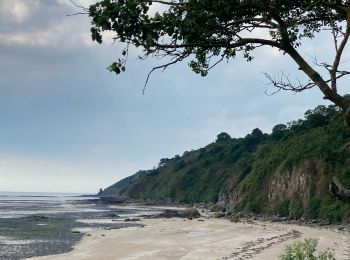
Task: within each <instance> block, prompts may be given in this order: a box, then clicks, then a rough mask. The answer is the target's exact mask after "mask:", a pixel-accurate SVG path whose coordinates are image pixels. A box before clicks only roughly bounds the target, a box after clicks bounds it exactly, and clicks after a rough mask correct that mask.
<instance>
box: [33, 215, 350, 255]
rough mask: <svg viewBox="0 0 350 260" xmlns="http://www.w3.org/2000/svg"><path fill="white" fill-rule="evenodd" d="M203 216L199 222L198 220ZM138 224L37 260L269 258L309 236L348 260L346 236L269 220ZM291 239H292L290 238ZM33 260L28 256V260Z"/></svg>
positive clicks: (92, 236) (94, 235)
mask: <svg viewBox="0 0 350 260" xmlns="http://www.w3.org/2000/svg"><path fill="white" fill-rule="evenodd" d="M203 220H204V221H203ZM142 223H144V224H145V225H146V226H145V227H143V228H135V227H131V228H125V229H119V230H95V231H92V232H90V233H88V235H87V236H84V238H83V240H82V241H81V242H80V243H79V244H78V245H76V247H75V248H74V250H73V251H71V252H69V253H66V254H61V255H52V256H46V257H38V258H35V259H37V260H39V259H40V260H63V259H64V260H66V259H67V260H68V259H69V260H75V259H77V260H78V259H79V260H83V259H84V260H85V259H86V260H87V259H91V260H92V259H94V260H96V259H97V260H116V259H130V260H131V259H142V260H144V259H152V260H157V259H256V260H258V259H259V260H264V259H268V260H273V259H278V256H279V255H280V254H281V252H282V251H283V249H284V247H285V246H286V244H290V243H291V242H293V241H294V240H296V239H303V238H304V237H311V238H315V239H318V240H319V246H318V248H320V249H321V250H324V249H326V248H330V249H332V250H334V252H335V255H336V259H337V260H343V259H344V260H350V238H349V235H348V234H341V233H336V232H333V231H330V230H325V229H320V228H309V227H303V226H297V225H285V224H275V223H261V222H257V223H254V224H247V223H232V222H230V221H228V220H224V219H214V218H211V219H201V220H200V221H199V220H184V219H178V218H176V219H145V220H142ZM296 237H297V238H296ZM31 259H33V258H31Z"/></svg>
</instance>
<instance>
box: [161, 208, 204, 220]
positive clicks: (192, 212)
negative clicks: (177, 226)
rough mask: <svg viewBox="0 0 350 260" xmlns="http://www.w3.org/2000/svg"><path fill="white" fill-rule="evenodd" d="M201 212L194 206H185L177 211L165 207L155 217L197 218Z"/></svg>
mask: <svg viewBox="0 0 350 260" xmlns="http://www.w3.org/2000/svg"><path fill="white" fill-rule="evenodd" d="M200 216H201V214H200V213H199V211H198V210H197V209H196V208H187V209H185V210H184V211H180V212H179V211H177V210H171V209H166V210H165V211H164V212H163V213H160V214H159V215H158V216H157V217H158V218H188V219H193V218H199V217H200Z"/></svg>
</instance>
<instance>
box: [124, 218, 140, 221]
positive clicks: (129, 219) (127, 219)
mask: <svg viewBox="0 0 350 260" xmlns="http://www.w3.org/2000/svg"><path fill="white" fill-rule="evenodd" d="M124 221H125V222H136V221H140V219H139V218H126V219H124Z"/></svg>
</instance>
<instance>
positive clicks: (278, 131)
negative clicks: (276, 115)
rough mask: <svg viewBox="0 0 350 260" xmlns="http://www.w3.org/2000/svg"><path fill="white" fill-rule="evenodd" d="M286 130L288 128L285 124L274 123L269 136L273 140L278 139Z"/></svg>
mask: <svg viewBox="0 0 350 260" xmlns="http://www.w3.org/2000/svg"><path fill="white" fill-rule="evenodd" d="M287 131H288V128H287V126H286V125H284V124H278V125H275V126H274V127H273V128H272V133H271V137H272V138H273V139H275V140H279V139H281V138H282V137H283V136H285V135H286V133H287Z"/></svg>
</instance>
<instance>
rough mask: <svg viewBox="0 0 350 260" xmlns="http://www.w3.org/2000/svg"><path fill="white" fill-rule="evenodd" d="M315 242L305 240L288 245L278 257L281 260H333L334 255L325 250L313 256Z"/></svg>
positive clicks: (314, 240)
mask: <svg viewBox="0 0 350 260" xmlns="http://www.w3.org/2000/svg"><path fill="white" fill-rule="evenodd" d="M317 244H318V242H317V240H316V239H312V238H305V239H304V241H296V242H294V243H293V244H291V245H288V246H287V247H286V248H285V250H284V253H283V254H282V255H281V256H280V259H281V260H335V257H334V254H333V253H332V252H331V251H330V250H329V249H327V250H326V251H323V252H321V253H319V254H318V255H317V256H315V255H314V254H315V252H316V247H317Z"/></svg>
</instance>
